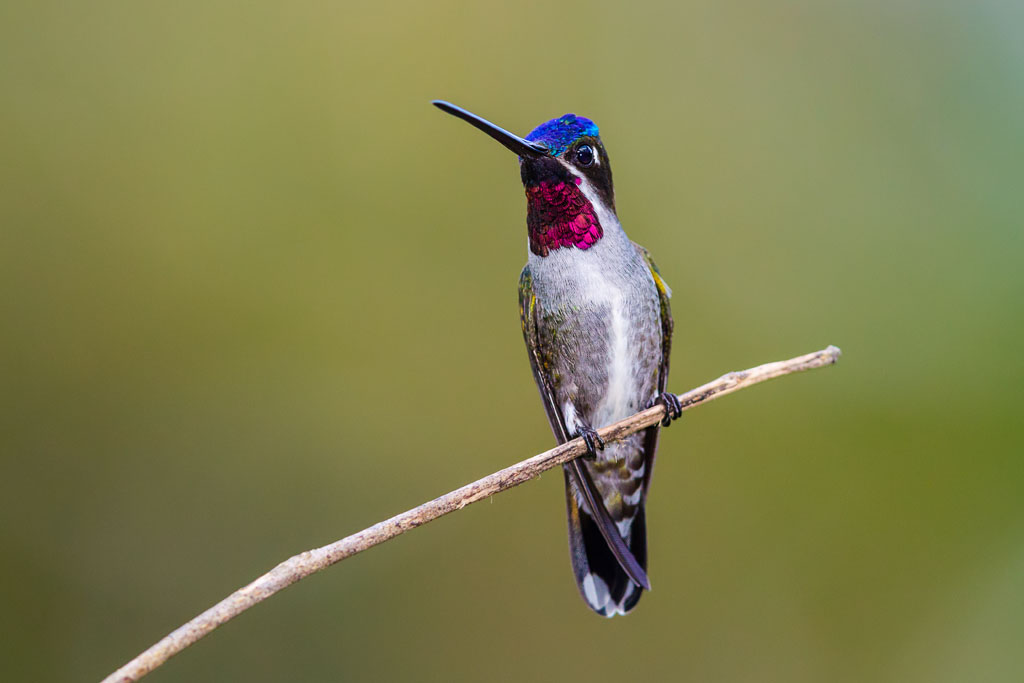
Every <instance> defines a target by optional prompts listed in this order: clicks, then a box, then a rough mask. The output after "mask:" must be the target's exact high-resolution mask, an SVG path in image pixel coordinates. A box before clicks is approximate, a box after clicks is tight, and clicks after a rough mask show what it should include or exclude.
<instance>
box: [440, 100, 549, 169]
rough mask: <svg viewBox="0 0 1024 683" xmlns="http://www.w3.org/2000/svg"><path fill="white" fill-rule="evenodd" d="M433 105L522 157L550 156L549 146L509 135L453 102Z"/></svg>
mask: <svg viewBox="0 0 1024 683" xmlns="http://www.w3.org/2000/svg"><path fill="white" fill-rule="evenodd" d="M432 104H433V105H434V106H435V107H437V108H438V109H440V110H441V111H446V112H448V113H449V114H451V115H452V116H456V117H458V118H460V119H462V120H463V121H465V122H466V123H468V124H469V125H471V126H473V127H474V128H479V129H480V130H482V131H483V132H485V133H487V134H488V135H490V136H491V137H492V138H494V139H495V140H497V141H498V142H500V143H501V144H503V145H505V146H506V147H508V148H509V149H510V150H512V151H513V152H515V153H516V154H518V155H519V156H521V157H545V156H547V155H548V154H549V150H548V148H547V145H542V144H540V143H538V142H530V141H529V140H524V139H523V138H521V137H519V136H518V135H513V134H512V133H509V132H508V131H507V130H505V129H504V128H499V127H498V126H496V125H494V124H493V123H491V122H490V121H488V120H487V119H482V118H480V117H479V116H477V115H476V114H473V113H471V112H468V111H466V110H465V109H463V108H462V107H456V106H455V105H454V104H452V103H451V102H445V101H444V100H434V101H433V102H432Z"/></svg>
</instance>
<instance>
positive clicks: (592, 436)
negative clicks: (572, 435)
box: [577, 425, 604, 460]
mask: <svg viewBox="0 0 1024 683" xmlns="http://www.w3.org/2000/svg"><path fill="white" fill-rule="evenodd" d="M577 436H579V437H581V438H582V439H583V441H584V443H586V444H587V452H586V454H585V455H584V456H583V457H584V458H585V459H586V460H595V459H596V458H597V452H598V451H603V450H604V439H602V438H601V435H600V434H598V433H597V430H596V429H594V428H593V427H590V426H587V425H584V426H582V427H580V428H579V433H578V434H577Z"/></svg>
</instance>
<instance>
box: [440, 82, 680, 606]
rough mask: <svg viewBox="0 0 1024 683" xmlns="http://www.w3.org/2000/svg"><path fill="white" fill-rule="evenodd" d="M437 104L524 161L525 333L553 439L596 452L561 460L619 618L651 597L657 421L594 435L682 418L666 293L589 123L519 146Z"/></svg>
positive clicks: (581, 543) (548, 128)
mask: <svg viewBox="0 0 1024 683" xmlns="http://www.w3.org/2000/svg"><path fill="white" fill-rule="evenodd" d="M434 104H435V105H436V106H438V107H439V108H440V109H442V110H444V111H446V112H448V113H450V114H453V115H454V116H457V117H459V118H461V119H463V120H465V121H467V122H469V123H470V124H472V125H473V126H475V127H477V128H479V129H480V130H482V131H483V132H485V133H487V134H488V135H490V136H491V137H493V138H494V139H495V140H497V141H498V142H500V143H501V144H503V145H504V146H505V147H507V148H508V149H510V150H512V151H513V152H515V153H516V154H517V155H519V165H520V170H521V175H522V180H523V186H524V187H525V189H526V200H527V214H526V225H527V232H528V236H529V260H528V262H527V265H526V267H525V268H524V269H523V272H522V275H521V277H520V279H519V306H520V315H521V318H522V324H523V337H524V338H525V340H526V346H527V350H528V351H529V357H530V366H531V367H532V369H533V375H534V379H535V380H536V382H537V387H538V388H539V389H540V394H541V398H542V400H543V402H544V409H545V411H546V412H547V416H548V420H549V422H550V423H551V429H552V430H553V431H554V433H555V438H556V439H557V440H558V442H559V443H564V442H566V441H569V440H570V439H573V438H576V437H582V438H583V439H584V440H585V441H586V444H587V447H588V449H589V453H588V455H587V456H584V459H576V460H574V461H572V462H571V463H569V464H568V465H565V466H564V470H565V488H566V501H567V508H568V514H569V550H570V555H571V557H572V565H573V571H574V573H575V575H576V583H577V585H578V586H579V590H580V594H581V595H582V596H583V599H584V600H585V601H586V603H587V604H588V605H589V606H590V608H591V609H593V610H594V611H595V612H597V613H599V614H602V615H604V616H608V617H611V616H614V615H616V614H625V613H627V612H629V611H630V610H631V609H633V607H635V606H636V603H637V601H638V600H639V599H640V596H641V594H642V593H643V589H648V590H649V589H650V582H649V581H648V579H647V573H646V567H647V531H646V521H645V514H644V503H645V499H646V496H647V490H648V487H649V485H650V481H651V469H652V468H653V466H654V452H655V450H656V449H657V447H658V431H659V427H658V425H655V426H653V427H650V428H649V429H647V430H645V431H644V432H640V433H637V434H633V435H631V436H629V437H627V438H625V439H623V440H621V441H619V442H617V443H609V444H607V445H606V444H605V443H604V442H603V441H602V440H601V438H600V437H599V436H598V434H597V432H596V431H595V427H603V426H605V425H609V424H611V423H613V422H616V421H618V420H621V419H623V418H626V417H628V416H630V415H632V414H633V413H635V412H637V411H639V410H641V409H643V408H645V407H648V406H650V405H652V404H654V403H656V402H660V403H662V404H664V405H665V408H666V417H665V420H664V421H663V422H662V424H663V425H665V426H668V424H669V423H670V422H671V420H672V419H674V418H677V417H679V416H680V415H681V414H682V410H681V406H680V405H679V400H678V399H677V398H676V397H675V395H673V394H670V393H666V392H665V384H666V381H667V379H668V365H669V350H670V347H671V341H672V315H671V311H670V310H669V297H670V296H671V291H670V290H669V287H668V285H666V284H665V281H664V280H662V278H661V275H660V274H659V272H658V269H657V267H656V266H655V265H654V262H653V261H652V260H651V257H650V255H649V254H648V253H647V250H646V249H644V248H643V247H641V246H639V245H637V244H634V243H633V242H631V241H630V240H629V238H628V237H626V233H625V232H623V230H622V226H621V225H620V224H619V219H618V217H617V216H616V213H615V196H614V193H613V189H612V171H611V167H610V166H609V164H608V154H607V153H606V152H605V149H604V145H603V144H602V143H601V138H600V137H599V135H598V129H597V126H596V125H594V123H593V121H590V120H589V119H585V118H583V117H582V116H576V115H574V114H566V115H565V116H562V117H559V118H557V119H553V120H551V121H548V122H547V123H544V124H542V125H540V126H538V127H537V128H535V129H534V130H533V132H531V133H530V134H529V135H527V136H526V138H525V139H524V138H520V137H518V136H516V135H513V134H512V133H509V132H508V131H506V130H503V129H501V128H499V127H497V126H495V125H494V124H492V123H490V122H489V121H486V120H484V119H482V118H480V117H478V116H476V115H475V114H471V113H470V112H468V111H466V110H464V109H461V108H459V107H456V106H454V105H452V104H449V103H448V102H442V101H435V102H434Z"/></svg>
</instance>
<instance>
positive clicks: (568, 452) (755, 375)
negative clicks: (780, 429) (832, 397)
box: [103, 346, 840, 683]
mask: <svg viewBox="0 0 1024 683" xmlns="http://www.w3.org/2000/svg"><path fill="white" fill-rule="evenodd" d="M839 353H840V352H839V349H838V348H837V347H835V346H829V347H828V348H827V349H824V350H822V351H816V352H814V353H809V354H807V355H805V356H798V357H796V358H791V359H789V360H784V361H778V362H775V363H766V364H764V365H759V366H757V367H756V368H751V369H749V370H743V371H741V372H730V373H729V374H727V375H723V376H722V377H719V378H718V379H716V380H715V381H713V382H708V383H707V384H705V385H704V386H701V387H697V388H696V389H693V390H691V391H688V392H686V393H685V394H680V395H679V400H680V402H681V403H682V405H683V410H687V409H689V408H692V407H693V406H695V405H697V404H699V403H704V402H705V401H710V400H712V399H715V398H718V397H719V396H724V395H726V394H731V393H732V392H734V391H739V390H740V389H744V388H746V387H749V386H752V385H754V384H758V383H760V382H764V381H765V380H769V379H772V378H774V377H781V376H782V375H789V374H792V373H794V372H801V371H803V370H811V369H813V368H820V367H823V366H825V365H832V364H833V363H835V362H836V360H838V358H839ZM664 416H665V408H664V407H663V406H661V405H656V406H654V407H651V408H648V409H647V410H644V411H642V412H639V413H636V414H635V415H632V416H630V417H628V418H626V419H625V420H621V421H620V422H616V423H615V424H613V425H610V426H608V427H605V428H603V429H600V430H598V432H599V433H600V435H601V438H603V439H604V440H605V441H606V442H610V441H618V440H619V439H622V438H624V437H626V436H629V435H630V434H633V433H634V432H638V431H640V430H641V429H645V428H647V427H650V426H651V425H653V424H655V423H657V422H659V421H660V420H661V419H662V418H663V417H664ZM585 452H586V445H585V444H584V443H583V440H582V439H574V440H573V441H569V442H568V443H565V444H562V445H561V446H558V447H557V448H552V449H551V450H549V451H545V452H544V453H541V454H540V455H535V456H533V457H532V458H530V459H528V460H523V461H522V462H520V463H517V464H515V465H512V466H511V467H506V468H505V469H503V470H501V471H499V472H495V473H494V474H491V475H488V476H486V477H484V478H483V479H478V480H477V481H474V482H473V483H472V484H466V485H465V486H463V487H462V488H460V489H456V490H454V491H452V492H451V493H446V494H445V495H443V496H441V497H440V498H435V499H434V500H432V501H430V502H429V503H424V504H423V505H420V506H419V507H416V508H413V509H412V510H408V511H406V512H403V513H401V514H400V515H395V516H394V517H392V518H391V519H387V520H385V521H383V522H380V523H378V524H374V525H373V526H371V527H369V528H368V529H364V530H362V531H360V532H359V533H356V534H352V535H351V536H348V537H346V538H343V539H341V540H340V541H335V542H334V543H331V544H330V545H325V546H323V547H322V548H317V549H315V550H307V551H306V552H304V553H300V554H298V555H295V556H294V557H291V558H289V559H287V560H285V561H284V562H282V563H281V564H279V565H277V566H276V567H274V568H273V569H271V570H270V571H269V572H267V573H266V574H264V575H263V576H261V577H259V578H258V579H256V580H255V581H253V582H252V583H250V584H249V585H248V586H245V587H244V588H240V589H239V590H237V591H235V592H234V593H232V594H231V595H229V596H228V597H227V598H225V599H224V600H221V601H220V602H219V603H217V604H216V605H214V606H213V607H211V608H210V609H208V610H206V611H205V612H203V613H202V614H200V615H199V616H197V617H196V618H194V619H192V621H190V622H188V623H187V624H184V625H183V626H180V627H179V628H177V629H175V630H174V631H171V633H169V634H168V635H167V636H165V637H164V638H163V639H162V640H160V641H159V642H157V643H156V644H154V645H153V646H152V647H150V648H149V649H148V650H146V651H145V652H143V653H141V654H140V655H139V656H137V657H136V658H135V659H133V660H131V661H130V662H128V663H127V664H125V665H124V666H123V667H121V668H120V669H118V670H117V671H115V672H114V673H112V674H110V675H109V676H107V677H106V678H105V679H104V680H103V683H114V682H118V683H120V682H124V681H137V680H139V679H140V678H142V677H143V676H145V675H146V674H147V673H149V672H150V671H152V670H153V669H155V668H157V667H158V666H160V665H161V664H163V663H164V662H166V661H167V660H168V659H170V658H171V657H172V656H174V655H176V654H177V653H179V652H181V651H182V650H184V649H185V648H186V647H188V646H189V645H191V644H193V643H195V642H196V641H198V640H199V639H201V638H203V637H204V636H206V635H207V634H208V633H210V632H211V631H213V630H214V629H215V628H217V627H218V626H220V625H221V624H223V623H224V622H226V621H228V620H229V619H232V618H234V617H236V616H238V615H239V614H241V613H242V612H244V611H245V610H247V609H249V608H250V607H252V606H253V605H256V604H257V603H259V602H262V601H264V600H266V599H267V598H269V597H270V596H271V595H273V594H274V593H277V592H278V591H280V590H282V589H283V588H287V587H288V586H290V585H292V584H293V583H295V582H296V581H298V580H300V579H304V578H306V577H307V576H309V575H310V574H315V573H316V572H318V571H320V570H322V569H326V568H327V567H330V566H331V565H332V564H334V563H336V562H340V561H342V560H344V559H345V558H348V557H351V556H352V555H355V554H356V553H359V552H362V551H364V550H366V549H367V548H371V547H373V546H375V545H377V544H379V543H383V542H384V541H387V540H390V539H392V538H394V537H395V536H398V535H400V534H404V533H405V532H406V531H409V530H410V529H415V528H416V527H418V526H420V525H422V524H426V523H427V522H430V521H432V520H435V519H437V518H438V517H441V516H442V515H446V514H448V513H449V512H452V511H454V510H461V509H462V508H464V507H466V506H467V505H469V504H470V503H475V502H477V501H478V500H483V499H484V498H487V497H489V496H492V495H494V494H495V493H500V492H501V491H505V490H507V489H510V488H512V487H513V486H517V485H519V484H522V483H523V482H524V481H528V480H530V479H533V478H534V477H536V476H537V475H539V474H540V473H542V472H544V471H545V470H549V469H551V468H553V467H556V466H558V465H561V464H564V463H566V462H569V461H570V460H572V459H573V458H576V457H578V456H580V455H583V454H584V453H585Z"/></svg>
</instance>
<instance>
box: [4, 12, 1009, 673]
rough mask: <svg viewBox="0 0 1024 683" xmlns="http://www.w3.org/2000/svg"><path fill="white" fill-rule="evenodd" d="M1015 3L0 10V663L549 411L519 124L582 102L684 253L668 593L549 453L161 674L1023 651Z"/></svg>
mask: <svg viewBox="0 0 1024 683" xmlns="http://www.w3.org/2000/svg"><path fill="white" fill-rule="evenodd" d="M1022 22H1024V5H1021V4H1020V3H1014V2H1002V1H996V0H992V1H982V2H971V3H955V2H931V1H926V0H919V1H906V2H881V1H868V2H865V1H863V0H856V1H854V0H848V1H841V2H776V3H763V2H754V1H740V2H728V3H721V2H715V1H713V0H694V1H688V2H682V3H669V2H664V3H647V2H631V3H616V2H587V3H578V2H570V3H556V4H552V3H540V2H528V3H518V4H506V5H503V6H501V5H496V4H495V5H492V4H482V5H471V4H461V3H456V2H436V3H419V2H378V3H365V4H354V3H345V2H341V3H338V2H293V3H274V2H262V1H258V2H245V3H242V2H225V1H223V0H214V1H212V2H211V1H209V0H204V2H180V3H162V4H157V3H137V2H126V1H120V0H119V1H104V0H100V1H97V2H90V3H67V2H52V1H49V0H44V1H40V2H33V3H26V2H6V3H3V4H2V5H0V79H2V92H3V104H2V106H0V145H2V148H0V157H2V162H0V287H2V292H3V295H2V297H0V312H2V320H3V329H2V338H0V351H2V353H0V364H2V365H0V369H2V370H0V371H2V376H0V386H2V393H0V401H2V410H0V439H2V440H0V447H2V476H0V498H2V502H0V506H2V507H0V547H2V548H3V551H2V562H0V583H2V585H3V589H2V591H0V596H2V600H3V607H2V609H0V624H2V629H3V634H2V637H0V674H2V678H3V679H4V680H34V681H57V680H96V679H99V678H101V677H102V676H104V675H105V674H107V673H109V672H110V671H112V670H113V669H115V668H116V667H118V666H120V665H121V664H122V663H123V662H124V661H126V660H127V659H128V658H130V657H131V656H133V655H134V654H136V653H137V652H138V651H140V650H141V649H143V648H144V647H146V646H148V645H150V644H151V643H152V642H154V641H155V640H156V639H158V638H159V637H161V636H163V635H164V634H165V633H166V632H168V631H169V630H171V629H172V628H174V627H176V626H178V625H179V624H181V623H182V622H184V621H185V620H186V619H188V618H190V617H192V616H193V615H194V614H196V613H198V612H199V611H201V610H202V609H205V608H206V607H207V606H209V605H211V604H212V603H213V602H215V601H216V600H218V599H220V598H221V597H223V596H225V595H226V594H228V593H229V592H230V591H231V590H233V589H235V588H237V587H239V586H240V585H242V584H244V583H246V582H247V581H249V580H250V579H252V578H254V577H255V576H256V575H258V574H259V573H262V572H263V571H264V570H266V569H268V568H269V567H271V566H273V565H274V564H275V563H276V562H278V561H279V560H281V559H284V558H285V557H287V556H289V555H291V554H293V553H295V552H298V551H301V550H304V549H307V548H311V547H314V546H317V545H321V544H324V543H327V542H330V541H332V540H334V539H336V538H339V537H341V536H343V535H346V534H347V533H350V532H353V531H356V530H358V529H361V528H363V527H364V526H366V525H368V524H371V523H373V522H376V521H378V520H380V519H382V518H384V517H385V516H388V515H390V514H393V513H395V512H398V511H401V510H403V509H406V508H408V507H411V506H413V505H415V504H418V503H420V502H422V501H423V500H426V499H428V498H432V497H433V496H435V495H438V494H440V493H443V492H445V491H447V490H449V489H451V488H454V487H455V486H456V485H460V484H462V483H465V482H466V481H469V480H471V479H474V478H476V477H478V476H481V475H483V474H486V473H488V472H490V471H493V470H495V469H497V468H499V467H501V466H504V465H506V464H509V463H511V462H514V461H516V460H519V459H521V458H522V457H524V456H527V455H531V454H533V453H535V452H538V451H540V450H543V449H545V448H548V447H549V446H550V445H551V441H552V440H551V435H550V432H549V430H548V427H547V425H546V423H545V420H544V417H543V412H542V410H541V407H540V403H539V400H538V398H537V395H536V390H535V389H534V386H533V384H532V379H531V377H530V372H529V370H528V365H527V361H526V356H525V352H524V350H523V347H522V340H521V337H520V331H519V321H518V315H517V304H516V282H517V277H518V275H519V270H520V268H521V266H522V264H523V262H524V260H525V255H526V250H525V241H526V238H525V215H524V207H525V202H524V200H523V196H522V189H521V186H520V185H519V180H518V171H517V167H516V163H515V159H514V158H513V157H512V156H511V155H510V154H509V153H508V152H506V151H505V150H503V149H502V148H500V147H499V146H498V145H496V144H494V143H493V142H492V141H490V140H488V139H487V138H485V137H484V136H483V135H481V134H480V133H478V132H476V131H474V130H472V129H471V128H470V127H468V126H466V125H465V124H463V123H461V122H458V121H456V120H455V119H452V118H451V117H448V116H445V115H444V114H442V113H440V112H438V111H437V110H435V109H434V108H432V107H431V106H430V105H429V100H430V99H432V98H438V97H440V98H445V99H450V100H452V101H454V102H456V103H458V104H461V105H464V106H466V107H468V108H471V109H473V110H474V111H477V112H479V113H480V114H482V115H485V116H488V117H491V118H492V119H493V120H495V121H496V122H498V123H499V124H500V125H503V126H506V127H508V128H510V129H512V130H515V131H519V132H520V133H525V132H527V131H528V130H529V129H531V128H532V127H533V126H534V125H536V124H538V123H540V122H541V121H543V120H546V119H548V118H551V117H554V116H557V115H560V114H562V113H564V112H566V111H574V112H578V113H581V114H585V115H587V116H590V117H592V118H594V119H595V120H596V121H597V122H598V124H599V125H600V126H601V130H602V134H603V137H604V140H605V142H606V144H607V146H608V148H609V151H610V154H611V158H612V162H613V165H614V170H615V179H616V190H617V199H618V206H619V211H620V216H621V218H622V221H623V223H624V225H625V226H626V228H627V230H628V231H629V233H630V235H631V237H633V239H635V240H637V241H639V242H641V243H643V244H645V245H646V246H647V247H649V248H650V249H651V251H652V252H653V254H654V255H655V256H656V258H657V261H658V263H659V265H660V267H661V270H662V272H663V273H664V274H665V276H666V279H667V280H668V281H669V283H670V284H671V285H672V286H673V288H674V290H675V297H674V300H673V301H674V308H675V314H676V320H677V329H678V333H677V342H676V344H675V348H674V355H673V378H672V382H671V387H672V388H673V389H675V390H677V391H683V390H685V389H688V388H690V387H692V386H695V385H697V384H700V383H702V382H704V381H707V380H709V379H712V378H714V377H717V376H718V375H720V374H722V373H724V372H726V371H729V370H733V369H740V368H744V367H748V366H751V365H755V364H758V363H761V362H766V361H770V360H775V359H780V358H786V357H790V356H793V355H797V354H799V353H804V352H808V351H812V350H815V349H818V348H822V347H824V346H825V345H827V344H830V343H833V344H837V345H839V346H841V347H842V348H843V350H844V352H845V354H844V356H843V358H842V361H841V363H840V365H838V366H837V367H835V368H831V369H827V370H820V371H816V372H814V373H810V374H807V375H802V376H798V377H792V378H787V379H785V380H781V381H778V382H776V383H773V384H769V385H766V386H762V387H759V388H756V389H754V390H751V391H746V392H742V393H741V394H739V395H736V396H734V397H730V398H728V399H726V400H723V401H721V402H716V403H714V404H711V405H708V406H706V407H702V408H700V409H699V410H695V411H693V412H691V413H688V414H687V416H686V417H685V418H684V420H683V422H682V426H677V427H675V428H673V429H672V430H671V431H669V432H667V433H666V435H665V438H664V439H663V441H662V448H661V457H660V458H659V463H658V468H657V472H656V476H655V478H654V483H653V489H652V496H651V500H650V511H649V515H648V517H649V524H650V544H651V555H652V558H651V577H652V581H653V583H654V591H653V593H651V594H650V595H648V596H646V597H645V598H644V599H643V601H642V602H641V603H640V605H639V608H638V609H637V611H636V612H635V613H633V614H632V615H630V616H629V617H627V618H624V619H615V620H612V621H606V620H602V619H599V618H597V617H595V616H594V615H593V614H591V613H590V612H589V611H588V610H587V609H586V608H585V607H584V605H583V603H582V601H581V600H580V598H579V597H578V595H577V593H576V589H575V587H574V584H573V580H572V576H571V572H570V568H569V560H568V554H567V550H566V538H565V536H566V533H565V528H564V527H565V521H564V508H563V505H564V502H563V494H562V478H561V475H560V474H557V473H552V474H551V475H548V476H544V477H543V478H542V479H541V480H539V481H535V482H531V483H530V484H528V485H525V486H523V487H521V488H519V489H517V490H515V491H512V492H509V493H507V494H504V495H501V496H498V497H497V498H495V499H493V500H491V501H490V502H483V503H481V504H478V505H475V506H473V507H471V508H468V509H466V510H464V511H462V512H459V513H457V514H455V515H452V516H450V517H448V518H445V519H443V520H441V521H439V522H437V523H435V524H431V525H429V526H428V527H425V528H423V529H420V530H417V531H416V532H415V533H412V534H409V535H407V536H404V537H402V538H401V539H398V540H396V541H394V542H392V543H388V544H386V545H385V546H382V547H379V548H376V549H374V550H372V551H370V552H368V553H366V554H364V555H361V556H359V557H357V558H354V559H352V560H351V561H348V562H345V563H344V564H343V565H341V566H338V567H335V568H333V569H331V570H330V571H328V572H326V573H323V574H320V575H318V576H316V577H313V578H311V579H309V580H307V581H305V582H303V583H301V584H299V585H298V586H295V587H293V588H291V589H289V590H288V591H287V592H286V593H284V594H282V595H280V596H277V597H276V598H274V599H273V600H272V601H270V602H268V603H265V604H264V605H262V606H260V607H258V608H257V609H255V610H253V611H251V612H249V613H247V614H245V615H244V616H243V617H241V618H239V619H237V620H236V621H234V622H232V623H230V624H229V625H227V626H226V627H224V628H222V629H221V630H219V631H218V632H216V633H215V634H213V635H212V636H211V637H209V638H207V639H205V640H204V641H202V642H201V643H200V644H199V645H197V646H196V647H193V648H191V649H189V650H188V651H186V652H185V653H184V654H182V655H180V656H178V657H176V658H175V659H173V660H172V661H171V662H169V663H168V664H167V665H166V666H165V667H164V668H162V669H160V670H159V671H157V672H155V673H154V674H153V675H152V677H151V680H153V681H166V682H168V683H169V682H171V681H223V680H234V681H254V682H255V681H280V680H308V681H335V680H340V681H349V680H351V681H395V680H410V681H411V680H415V681H459V680H465V681H470V680H481V679H486V680H497V681H533V680H536V681H547V680H551V681H554V680H566V679H571V680H589V681H605V680H608V681H612V680H616V681H622V680H650V681H658V680H693V681H722V682H733V681H790V682H800V681H807V682H821V681H836V682H842V681H850V682H854V681H858V682H859V681H899V682H901V683H908V682H916V681H920V682H928V683H936V682H942V681H950V682H952V681H957V682H960V681H1015V680H1021V678H1022V677H1024V650H1022V649H1021V642H1022V638H1024V496H1022V493H1024V463H1022V457H1021V456H1022V450H1024V449H1022V437H1021V418H1020V412H1021V409H1022V400H1021V399H1022V392H1021V383H1022V380H1024V363H1022V361H1021V356H1020V348H1021V342H1022V337H1024V334H1022V333H1024V306H1022V296H1024V273H1022V267H1021V264H1022V257H1024V230H1022V227H1024V192H1022V190H1021V181H1022V177H1024V124H1022V121H1024V42H1022V41H1021V40H1020V26H1021V25H1022Z"/></svg>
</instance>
